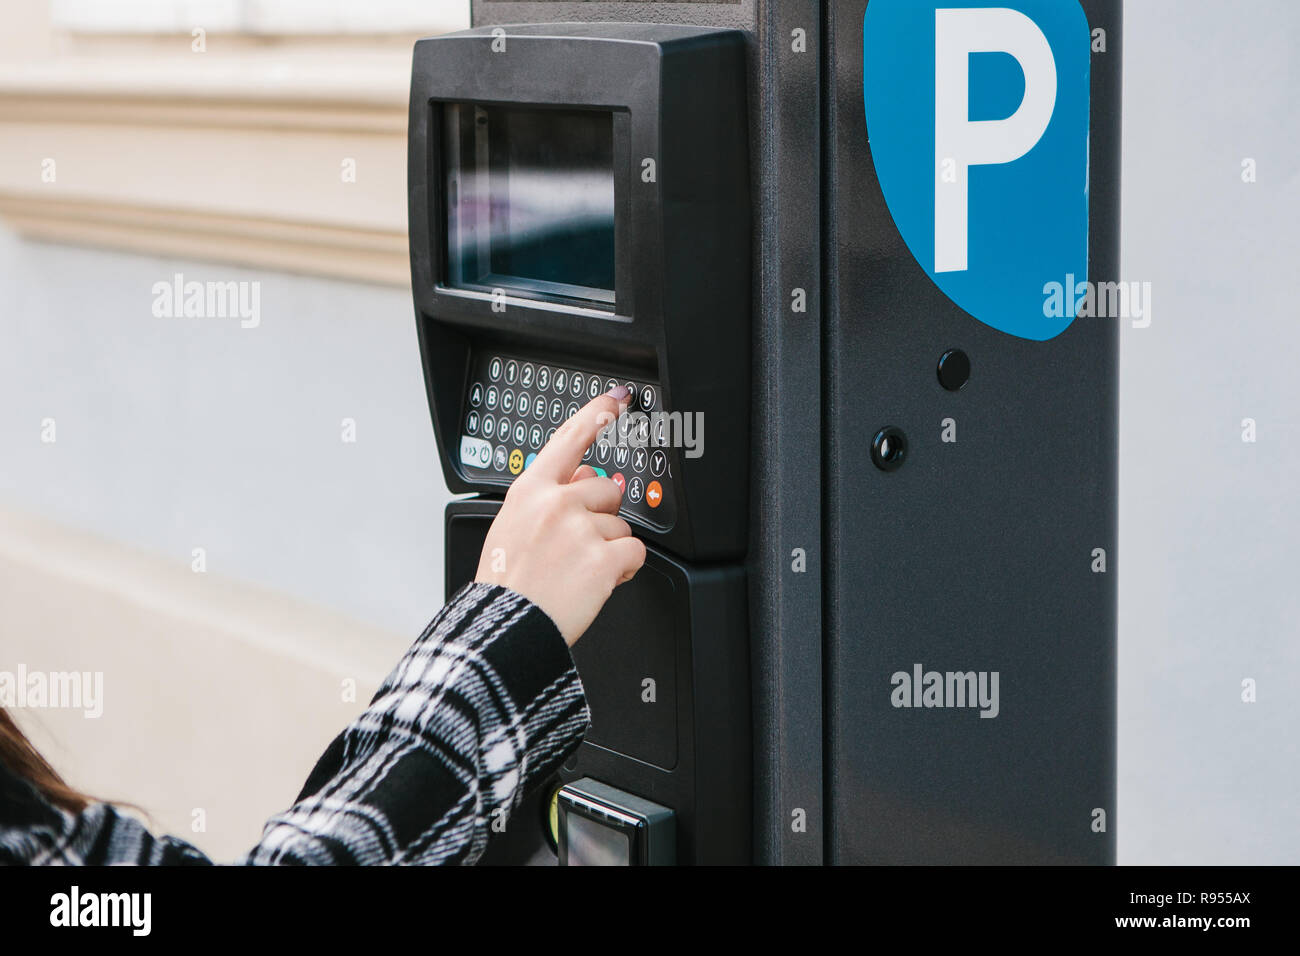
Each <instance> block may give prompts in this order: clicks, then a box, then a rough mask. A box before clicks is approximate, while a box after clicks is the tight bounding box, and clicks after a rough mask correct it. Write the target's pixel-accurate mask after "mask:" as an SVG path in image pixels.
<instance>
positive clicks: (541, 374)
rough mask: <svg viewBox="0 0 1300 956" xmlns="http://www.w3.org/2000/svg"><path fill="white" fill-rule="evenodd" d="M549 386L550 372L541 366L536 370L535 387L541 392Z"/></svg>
mask: <svg viewBox="0 0 1300 956" xmlns="http://www.w3.org/2000/svg"><path fill="white" fill-rule="evenodd" d="M550 386H551V370H550V369H549V368H547V367H546V366H545V365H543V366H542V367H541V368H539V369H538V370H537V387H538V388H539V389H541V390H542V391H543V392H544V391H546V390H547V389H548V388H550Z"/></svg>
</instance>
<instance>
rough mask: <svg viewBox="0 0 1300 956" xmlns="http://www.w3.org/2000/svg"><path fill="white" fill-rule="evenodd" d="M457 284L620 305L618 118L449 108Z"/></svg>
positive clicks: (447, 164) (447, 169) (450, 263)
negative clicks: (616, 233) (617, 295)
mask: <svg viewBox="0 0 1300 956" xmlns="http://www.w3.org/2000/svg"><path fill="white" fill-rule="evenodd" d="M443 144H444V147H443V149H444V157H443V161H444V175H445V176H446V197H447V218H446V225H447V246H446V248H447V262H446V268H447V284H448V285H449V286H453V287H460V288H472V289H480V290H492V289H498V288H501V289H505V290H507V291H508V292H509V293H511V294H522V295H525V296H530V297H535V298H546V299H560V300H580V301H583V302H585V303H588V304H592V303H594V304H597V305H598V306H600V307H610V308H612V307H613V305H614V129H613V114H612V113H610V112H608V111H601V110H569V109H539V108H530V107H517V106H488V105H479V104H471V103H446V104H443Z"/></svg>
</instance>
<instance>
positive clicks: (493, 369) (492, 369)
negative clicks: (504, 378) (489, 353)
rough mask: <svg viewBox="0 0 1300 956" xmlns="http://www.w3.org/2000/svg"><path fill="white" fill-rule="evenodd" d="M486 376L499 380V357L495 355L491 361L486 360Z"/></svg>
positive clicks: (495, 380)
mask: <svg viewBox="0 0 1300 956" xmlns="http://www.w3.org/2000/svg"><path fill="white" fill-rule="evenodd" d="M488 378H490V379H492V381H494V382H499V381H501V359H500V358H498V357H497V356H495V355H494V356H493V357H492V361H490V362H488Z"/></svg>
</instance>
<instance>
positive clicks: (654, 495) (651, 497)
mask: <svg viewBox="0 0 1300 956" xmlns="http://www.w3.org/2000/svg"><path fill="white" fill-rule="evenodd" d="M663 500H664V489H663V486H661V485H660V484H659V482H657V481H652V482H650V484H648V485H646V488H645V502H646V504H648V505H649V506H650V507H651V508H658V507H659V503H660V502H661V501H663Z"/></svg>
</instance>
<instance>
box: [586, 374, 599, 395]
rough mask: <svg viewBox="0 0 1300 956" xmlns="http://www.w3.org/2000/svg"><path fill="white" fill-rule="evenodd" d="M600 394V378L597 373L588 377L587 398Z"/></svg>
mask: <svg viewBox="0 0 1300 956" xmlns="http://www.w3.org/2000/svg"><path fill="white" fill-rule="evenodd" d="M599 394H600V379H599V378H597V377H596V376H595V375H593V376H591V378H589V379H587V398H595V397H596V396H597V395H599Z"/></svg>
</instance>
